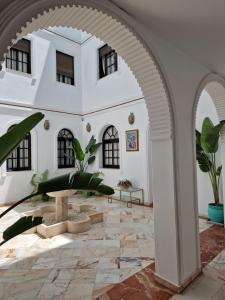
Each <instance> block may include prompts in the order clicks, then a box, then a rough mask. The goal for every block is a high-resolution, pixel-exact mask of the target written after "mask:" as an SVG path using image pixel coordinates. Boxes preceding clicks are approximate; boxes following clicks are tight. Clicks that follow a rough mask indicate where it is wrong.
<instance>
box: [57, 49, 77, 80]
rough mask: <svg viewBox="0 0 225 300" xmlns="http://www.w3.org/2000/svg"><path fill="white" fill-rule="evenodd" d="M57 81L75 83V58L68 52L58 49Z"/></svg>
mask: <svg viewBox="0 0 225 300" xmlns="http://www.w3.org/2000/svg"><path fill="white" fill-rule="evenodd" d="M56 78H57V81H59V82H63V83H66V84H70V85H74V58H73V56H70V55H68V54H65V53H62V52H59V51H56Z"/></svg>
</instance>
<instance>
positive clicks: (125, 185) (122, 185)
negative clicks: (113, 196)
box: [117, 179, 132, 189]
mask: <svg viewBox="0 0 225 300" xmlns="http://www.w3.org/2000/svg"><path fill="white" fill-rule="evenodd" d="M117 186H119V187H120V188H123V189H129V188H130V187H132V183H131V182H130V180H128V179H124V180H120V181H119V182H118V184H117Z"/></svg>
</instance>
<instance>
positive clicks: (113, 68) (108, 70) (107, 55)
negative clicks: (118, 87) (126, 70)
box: [98, 44, 118, 79]
mask: <svg viewBox="0 0 225 300" xmlns="http://www.w3.org/2000/svg"><path fill="white" fill-rule="evenodd" d="M104 50H105V51H104ZM107 50H108V51H107ZM102 52H103V53H104V54H102ZM112 57H113V60H114V61H113V62H112V63H110V64H108V59H109V60H110V59H111V58H112ZM103 64H104V68H105V71H104V68H103ZM98 70H99V71H98V73H99V74H98V76H99V79H101V78H104V77H106V76H108V75H110V74H113V73H115V72H117V71H118V55H117V53H116V51H115V50H114V49H112V48H111V47H110V46H108V44H105V45H104V46H102V47H101V48H99V49H98Z"/></svg>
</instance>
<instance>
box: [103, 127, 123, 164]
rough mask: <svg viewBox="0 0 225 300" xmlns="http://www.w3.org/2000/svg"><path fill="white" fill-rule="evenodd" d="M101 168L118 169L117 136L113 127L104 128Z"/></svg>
mask: <svg viewBox="0 0 225 300" xmlns="http://www.w3.org/2000/svg"><path fill="white" fill-rule="evenodd" d="M102 151H103V152H102V153H103V168H115V169H119V167H120V155H119V135H118V131H117V129H116V128H115V127H114V126H109V127H107V128H106V130H105V132H104V134H103V137H102Z"/></svg>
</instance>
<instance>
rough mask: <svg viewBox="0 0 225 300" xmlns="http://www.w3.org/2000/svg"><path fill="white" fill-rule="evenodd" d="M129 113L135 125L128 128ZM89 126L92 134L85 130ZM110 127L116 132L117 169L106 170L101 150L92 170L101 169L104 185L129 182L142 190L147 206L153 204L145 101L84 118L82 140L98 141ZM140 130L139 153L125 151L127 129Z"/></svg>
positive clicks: (85, 141)
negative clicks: (117, 135) (127, 180)
mask: <svg viewBox="0 0 225 300" xmlns="http://www.w3.org/2000/svg"><path fill="white" fill-rule="evenodd" d="M130 112H133V113H134V115H135V123H134V124H133V125H129V123H128V116H129V114H130ZM87 123H90V124H91V128H92V130H91V132H90V133H88V132H87V131H86V124H87ZM109 125H113V126H115V127H116V128H117V130H118V133H119V147H120V169H108V168H103V166H102V149H100V151H99V153H98V155H97V157H96V161H95V163H94V164H93V165H91V168H90V169H91V170H95V171H96V170H100V171H102V172H103V173H104V175H105V176H104V180H105V183H106V184H109V185H112V186H116V185H117V183H118V181H119V180H122V179H129V180H130V181H131V182H132V184H133V186H134V187H140V188H143V189H144V198H145V202H146V203H150V202H152V201H153V198H152V187H151V180H152V176H151V175H152V174H151V171H152V169H151V162H150V158H149V161H148V154H149V152H150V149H149V148H150V138H149V135H148V134H149V130H148V126H149V124H148V114H147V109H146V105H145V102H144V99H142V100H140V101H138V102H136V103H133V104H129V105H123V106H119V107H115V108H113V109H108V110H105V111H104V112H101V113H95V114H92V115H90V116H86V117H84V121H83V140H84V145H86V144H87V143H88V141H89V139H90V138H91V136H92V135H94V136H95V137H96V139H97V140H98V141H99V142H101V141H102V136H103V132H104V130H105V129H106V128H107V126H109ZM131 129H138V130H139V151H137V152H127V151H126V137H125V132H126V130H131Z"/></svg>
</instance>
